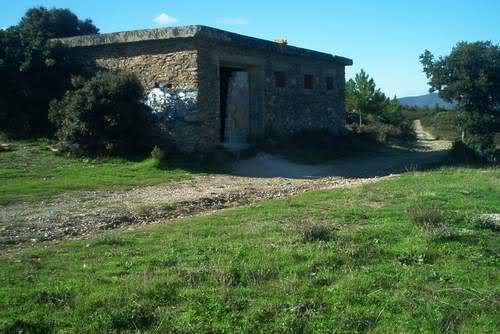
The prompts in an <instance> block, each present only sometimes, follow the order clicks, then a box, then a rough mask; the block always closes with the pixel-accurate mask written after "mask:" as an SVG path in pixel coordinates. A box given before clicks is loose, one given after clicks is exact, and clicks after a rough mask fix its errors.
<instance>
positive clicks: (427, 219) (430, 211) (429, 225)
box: [408, 207, 459, 241]
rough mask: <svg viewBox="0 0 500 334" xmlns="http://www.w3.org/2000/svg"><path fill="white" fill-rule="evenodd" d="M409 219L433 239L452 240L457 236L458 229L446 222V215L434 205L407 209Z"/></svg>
mask: <svg viewBox="0 0 500 334" xmlns="http://www.w3.org/2000/svg"><path fill="white" fill-rule="evenodd" d="M408 214H409V216H410V219H411V220H412V221H413V223H414V224H416V225H417V226H419V227H420V228H421V229H422V230H423V231H424V232H425V233H426V234H428V235H429V236H430V237H431V238H432V239H434V240H442V241H452V240H456V239H457V238H458V237H459V233H458V231H456V230H455V229H454V228H453V227H451V226H449V225H448V224H447V223H446V219H447V218H446V216H445V214H444V212H443V211H442V210H441V209H438V208H435V207H416V208H413V209H410V210H409V211H408Z"/></svg>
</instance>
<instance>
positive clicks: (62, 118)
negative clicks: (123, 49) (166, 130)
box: [49, 72, 151, 153]
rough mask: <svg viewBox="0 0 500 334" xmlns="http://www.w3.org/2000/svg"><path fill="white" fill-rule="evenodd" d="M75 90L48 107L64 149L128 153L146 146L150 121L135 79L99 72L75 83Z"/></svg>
mask: <svg viewBox="0 0 500 334" xmlns="http://www.w3.org/2000/svg"><path fill="white" fill-rule="evenodd" d="M74 85H75V88H76V89H75V90H73V91H69V92H67V93H66V94H65V95H64V97H63V98H62V99H60V100H54V101H52V102H51V104H50V110H49V118H50V120H51V121H52V122H53V123H54V125H55V126H56V129H57V132H56V133H57V137H58V139H59V141H60V143H61V144H62V147H63V148H64V149H67V150H69V151H73V152H95V153H131V152H135V151H137V150H138V149H144V148H145V147H146V146H147V145H149V143H148V142H149V140H148V138H149V133H150V130H151V126H150V124H151V122H150V119H149V111H148V109H147V107H145V106H144V105H143V103H142V98H143V89H142V86H141V84H140V82H139V81H138V80H137V78H136V77H135V76H132V75H130V74H124V73H118V72H100V73H97V74H96V76H95V77H93V78H92V79H90V80H88V81H84V80H81V79H76V80H74Z"/></svg>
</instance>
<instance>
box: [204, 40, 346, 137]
mask: <svg viewBox="0 0 500 334" xmlns="http://www.w3.org/2000/svg"><path fill="white" fill-rule="evenodd" d="M199 50H200V51H199V64H200V65H199V74H200V103H201V105H202V106H203V108H205V109H206V110H211V111H210V114H212V115H213V117H214V118H210V122H211V124H213V127H214V129H216V130H217V131H215V132H216V133H218V130H219V129H220V118H219V116H220V115H219V110H220V105H219V99H220V97H219V93H220V92H219V84H220V83H219V73H218V70H219V68H220V66H234V67H239V68H243V69H245V70H247V71H248V72H249V73H250V85H251V88H250V90H251V91H250V94H251V103H250V104H251V111H250V124H251V128H250V133H251V137H253V138H254V139H258V138H262V137H263V136H266V135H271V134H272V135H278V136H284V137H286V136H289V135H291V134H293V133H297V132H301V131H304V130H318V129H325V130H328V131H330V132H332V133H339V132H340V131H341V130H342V129H343V127H344V81H345V72H344V65H342V64H336V63H334V62H332V61H323V60H320V59H310V58H307V57H299V56H288V55H280V54H276V53H271V52H269V53H266V52H262V51H260V50H252V49H244V48H237V47H233V46H230V45H220V44H219V45H217V44H210V43H202V44H201V45H200V49H199ZM276 71H282V72H284V73H285V74H286V87H284V88H280V87H276V85H275V79H274V72H276ZM305 74H312V75H313V76H314V88H313V89H312V90H307V89H305V88H304V87H303V82H304V75H305ZM326 77H331V78H332V80H333V82H332V83H333V87H332V89H331V90H328V89H327V83H326ZM214 137H215V135H214Z"/></svg>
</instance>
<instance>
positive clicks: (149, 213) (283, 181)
mask: <svg viewBox="0 0 500 334" xmlns="http://www.w3.org/2000/svg"><path fill="white" fill-rule="evenodd" d="M415 128H416V130H417V134H418V138H419V141H418V145H417V147H415V148H414V149H402V148H393V149H390V150H386V151H384V152H377V153H373V154H369V155H364V156H363V157H357V158H350V159H342V160H338V161H334V162H331V163H328V164H322V165H312V166H311V165H301V164H296V163H291V162H289V161H287V160H285V159H282V158H280V157H276V156H272V155H268V154H259V155H257V156H256V157H255V158H253V159H250V160H243V161H239V162H236V163H235V164H234V166H233V173H232V175H207V176H198V177H195V178H193V179H191V180H189V181H182V182H177V183H169V184H159V185H155V186H148V187H138V188H135V189H132V190H127V191H114V192H107V191H85V192H71V193H66V194H63V195H60V196H58V197H56V198H53V199H51V200H48V201H44V202H38V203H19V204H13V205H9V206H6V207H2V208H1V211H0V248H9V247H13V246H15V245H19V244H23V243H26V242H31V243H35V242H40V241H46V240H61V239H71V238H81V237H84V236H87V235H90V234H94V233H96V232H99V231H102V230H109V229H116V228H124V227H130V226H133V225H142V224H155V223H163V222H166V221H168V220H172V219H176V218H182V217H186V216H191V215H195V214H199V213H202V212H209V211H213V210H218V209H221V208H226V207H234V206H240V205H246V204H250V203H253V202H257V201H261V200H265V199H271V198H280V197H285V196H290V195H295V194H298V193H302V192H305V191H309V190H319V189H332V188H339V187H348V186H357V185H361V184H366V183H370V182H374V181H377V180H379V179H380V178H387V177H392V176H394V174H395V173H399V172H401V171H405V170H409V169H411V170H413V169H415V168H417V167H418V166H420V165H423V164H431V163H436V162H439V161H441V160H442V159H443V158H444V157H445V156H446V149H447V148H449V143H448V142H444V141H437V140H434V139H433V138H432V136H430V135H429V134H428V133H426V132H425V131H423V129H422V127H421V124H420V122H416V124H415Z"/></svg>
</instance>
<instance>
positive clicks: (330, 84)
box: [326, 77, 333, 90]
mask: <svg viewBox="0 0 500 334" xmlns="http://www.w3.org/2000/svg"><path fill="white" fill-rule="evenodd" d="M326 90H333V77H326Z"/></svg>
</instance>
